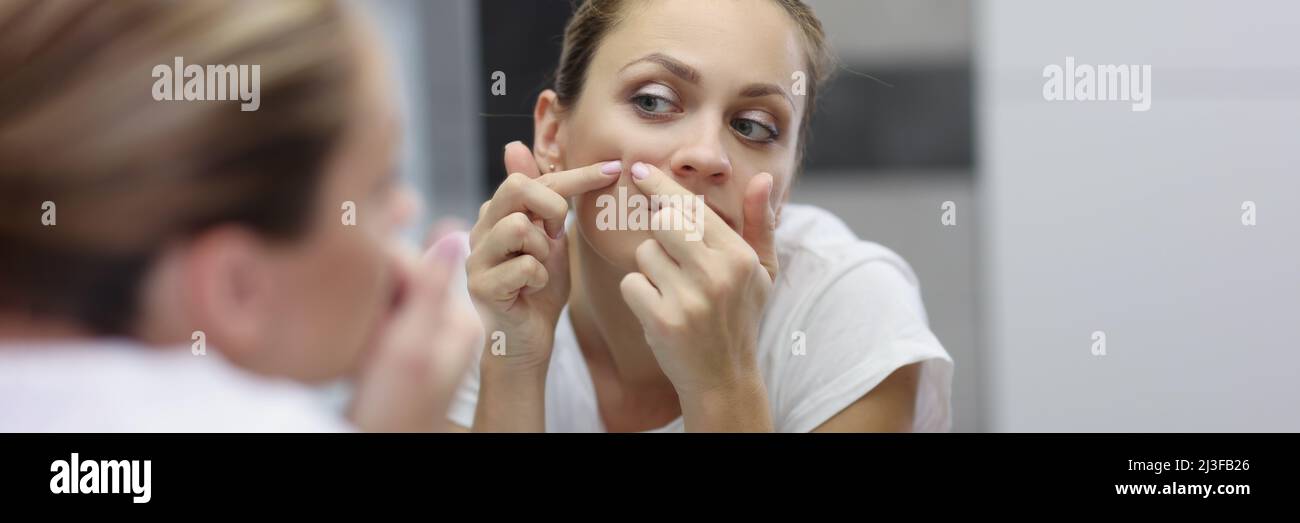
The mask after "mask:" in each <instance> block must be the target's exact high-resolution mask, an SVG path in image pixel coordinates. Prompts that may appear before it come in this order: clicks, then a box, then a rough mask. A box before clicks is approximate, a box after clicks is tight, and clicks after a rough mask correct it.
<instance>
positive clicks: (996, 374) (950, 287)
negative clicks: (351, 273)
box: [359, 0, 1300, 431]
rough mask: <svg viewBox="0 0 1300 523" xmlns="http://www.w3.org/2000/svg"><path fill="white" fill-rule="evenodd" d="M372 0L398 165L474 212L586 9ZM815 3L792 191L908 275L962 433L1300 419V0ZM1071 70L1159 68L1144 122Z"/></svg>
mask: <svg viewBox="0 0 1300 523" xmlns="http://www.w3.org/2000/svg"><path fill="white" fill-rule="evenodd" d="M359 3H360V4H361V5H363V6H364V7H365V9H367V10H369V11H371V12H372V13H373V14H374V17H375V19H376V20H377V22H378V23H379V25H380V26H381V28H382V31H383V33H384V36H385V37H386V38H387V39H388V40H389V45H390V48H391V49H392V51H393V52H394V61H395V65H396V66H397V67H396V69H397V71H396V73H397V75H398V76H399V78H400V90H401V94H402V97H403V99H404V103H405V104H406V108H407V111H406V114H407V121H406V126H407V133H406V139H407V140H408V143H407V147H406V149H405V153H404V154H405V157H404V158H403V172H404V175H405V176H407V177H408V178H409V179H410V180H411V181H412V183H414V184H415V185H416V187H418V188H419V189H420V190H421V192H422V194H423V196H424V198H425V203H426V207H427V208H428V210H429V212H430V213H431V214H432V215H457V216H460V217H462V218H464V219H466V220H467V221H470V220H472V219H473V218H474V217H475V215H476V211H477V208H478V205H479V203H481V202H482V201H483V200H484V199H485V198H486V197H487V195H488V194H489V192H490V191H491V190H492V189H493V188H495V186H496V185H497V184H498V183H499V182H500V180H501V178H502V177H503V176H504V174H505V173H504V172H503V168H502V166H501V163H500V162H501V160H500V151H501V147H502V146H503V145H504V144H505V143H507V142H509V141H511V140H524V141H525V142H528V141H531V137H532V119H531V112H532V107H533V103H534V101H535V99H536V95H537V93H538V92H539V91H540V90H541V89H542V88H544V87H546V86H547V82H548V80H549V79H550V76H549V75H550V73H551V72H552V71H553V69H554V67H555V62H556V60H557V58H558V56H559V49H560V35H561V33H562V30H563V26H564V23H565V21H566V20H567V18H568V15H569V13H570V10H571V5H570V2H569V1H568V0H482V1H471V0H445V1H439V2H427V1H425V0H371V1H366V2H359ZM809 3H810V4H811V5H812V6H813V7H814V9H815V10H816V12H817V14H818V15H819V18H820V19H821V20H822V22H823V24H824V25H825V28H826V30H827V33H828V34H829V36H830V40H831V42H832V44H833V46H834V47H835V51H836V53H837V55H838V56H839V59H840V62H841V69H840V71H839V72H838V73H837V76H836V78H835V80H834V81H833V82H832V84H831V85H830V86H829V87H828V88H827V90H826V91H824V93H825V94H824V95H823V96H822V97H820V100H819V102H820V103H819V108H818V113H817V115H816V116H815V118H814V125H813V136H812V141H811V142H810V144H809V150H808V162H807V164H806V170H805V174H804V175H803V176H802V177H801V178H800V179H799V180H798V182H797V185H796V188H795V191H794V194H793V196H792V201H797V202H800V203H808V204H813V205H817V206H821V207H824V208H826V209H828V210H830V211H832V212H834V213H835V214H837V215H838V216H840V217H841V218H842V219H844V221H845V222H846V223H848V225H849V226H850V227H852V228H853V229H854V230H855V231H856V232H857V234H858V235H859V236H861V237H862V238H864V239H868V240H871V241H875V242H878V243H881V244H883V245H886V246H888V247H890V248H892V249H894V250H896V251H897V252H899V253H900V254H901V255H902V256H903V257H904V258H906V259H907V260H908V261H909V262H910V263H911V264H912V267H913V268H914V269H915V271H916V273H917V274H918V276H919V277H920V280H921V288H922V295H923V298H924V300H925V304H926V307H927V310H928V312H929V319H930V324H931V328H932V330H933V331H934V332H935V334H936V335H937V336H938V337H939V339H940V340H941V341H942V342H943V344H944V346H945V347H946V348H947V349H948V351H949V353H950V354H952V356H953V359H954V361H955V362H956V374H955V376H954V383H953V397H952V404H953V428H954V430H956V431H1297V430H1300V407H1297V405H1300V342H1297V339H1300V270H1298V269H1297V268H1298V267H1300V246H1297V245H1296V244H1295V243H1294V242H1295V240H1296V239H1297V238H1300V210H1298V209H1300V206H1298V205H1297V202H1296V201H1295V200H1296V199H1297V197H1300V172H1298V171H1300V153H1298V152H1297V151H1300V147H1297V146H1300V55H1297V54H1296V53H1295V50H1296V49H1300V4H1297V3H1294V2H1287V1H1283V0H1250V1H1237V2H1229V1H1226V0H1222V1H1217V0H1188V1H1182V0H1151V1H1145V2H1128V1H1121V0H1098V1H1091V2H1086V3H1083V2H1065V1H1059V0H1054V1H1031V0H1023V1H1017V0H985V1H977V2H964V1H955V0H811V1H810V2H809ZM1066 57H1074V59H1075V60H1076V61H1077V62H1078V63H1081V64H1145V65H1150V66H1151V68H1152V91H1151V100H1152V106H1151V109H1150V110H1149V111H1147V112H1133V111H1131V110H1130V108H1129V104H1128V103H1120V102H1091V103H1082V102H1058V101H1046V100H1044V98H1043V96H1042V89H1043V82H1044V79H1043V74H1042V72H1043V68H1044V67H1045V66H1048V65H1052V64H1057V65H1064V63H1065V59H1066ZM498 71H500V72H502V73H504V74H505V75H506V80H507V83H506V86H507V89H506V93H505V94H503V95H494V94H493V93H492V91H491V85H492V81H493V77H492V75H493V73H495V72H498ZM946 202H951V206H945V203H946ZM1244 202H1253V204H1254V206H1255V207H1254V208H1255V210H1256V222H1255V223H1254V225H1244V224H1243V222H1242V214H1243V210H1242V207H1243V204H1244ZM945 208H947V209H952V210H954V211H955V223H952V224H951V225H945V224H943V223H941V215H942V214H943V212H944V210H945ZM863 320H864V321H869V319H868V318H864V319H863ZM1098 333H1101V334H1102V335H1103V337H1104V343H1105V354H1104V355H1098V354H1096V352H1098V351H1097V350H1096V349H1097V340H1098V338H1097V336H1096V335H1097V334H1098Z"/></svg>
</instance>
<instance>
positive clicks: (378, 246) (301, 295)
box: [262, 39, 416, 381]
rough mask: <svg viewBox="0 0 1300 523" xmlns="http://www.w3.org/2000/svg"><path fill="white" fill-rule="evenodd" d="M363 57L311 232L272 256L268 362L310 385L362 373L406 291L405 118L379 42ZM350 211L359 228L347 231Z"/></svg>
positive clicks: (409, 203) (411, 206) (409, 207)
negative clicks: (398, 160) (397, 266)
mask: <svg viewBox="0 0 1300 523" xmlns="http://www.w3.org/2000/svg"><path fill="white" fill-rule="evenodd" d="M363 48H364V50H365V52H364V53H363V58H362V61H363V63H364V65H363V67H362V68H361V69H362V72H363V75H362V76H363V77H362V79H361V88H360V89H359V96H358V104H357V107H356V108H355V109H354V110H355V111H356V115H355V116H354V117H353V118H352V119H351V121H350V125H351V128H350V129H348V130H347V131H346V132H345V135H344V136H343V137H342V138H341V140H340V142H339V145H338V146H337V149H336V151H335V152H334V154H333V155H332V157H331V158H330V161H329V163H328V164H327V166H326V170H325V173H324V177H323V178H322V180H321V186H320V188H319V193H318V194H317V195H316V205H315V209H314V211H313V215H312V218H311V220H312V225H311V227H310V230H309V232H308V233H307V234H306V236H305V237H304V238H299V239H297V240H295V241H293V242H291V243H289V244H287V245H285V246H283V247H282V248H280V249H279V251H278V252H277V253H276V254H275V255H274V256H273V259H274V262H273V268H272V272H273V274H275V276H274V279H275V280H276V281H275V282H274V286H275V293H274V294H275V297H274V298H273V300H274V302H273V303H272V304H271V306H270V309H271V310H272V311H274V312H273V314H274V315H275V322H274V325H272V326H271V327H270V328H269V330H270V332H269V335H268V336H267V339H266V340H265V341H266V343H267V344H268V345H267V346H264V347H263V351H262V353H263V354H274V359H275V360H277V361H276V362H275V363H274V366H275V367H276V368H275V369H274V370H273V371H272V372H274V373H276V374H289V375H291V376H292V377H294V378H297V379H302V380H308V381H314V380H324V379H332V378H336V377H339V376H343V375H347V374H350V373H352V372H353V371H355V370H356V368H357V367H358V365H359V362H360V359H361V356H362V350H363V349H364V348H365V347H366V346H368V345H370V343H369V342H370V341H371V340H373V338H374V337H375V336H377V335H378V330H379V329H380V328H381V326H382V324H383V322H384V319H385V316H386V314H387V312H388V310H389V308H390V304H391V302H392V300H393V298H394V293H395V292H396V289H397V287H398V285H400V282H397V281H396V278H395V277H394V274H395V273H394V271H393V270H392V262H393V252H392V249H393V247H394V245H395V244H396V240H397V236H398V233H399V232H400V229H401V227H402V226H403V225H404V224H405V223H406V222H407V221H409V219H410V218H411V216H412V215H413V214H414V212H415V207H416V203H415V200H414V198H413V196H412V195H411V193H410V192H409V190H407V188H406V187H405V186H404V185H403V184H401V183H400V182H399V180H398V179H397V175H396V172H395V165H394V161H395V153H396V148H397V144H398V142H399V135H398V119H397V117H396V110H395V108H394V107H393V106H392V104H391V103H390V102H389V100H390V99H391V97H390V96H389V93H388V91H387V90H386V88H385V87H384V85H385V79H386V74H385V72H386V71H385V69H384V68H383V67H382V62H381V61H380V58H379V51H378V50H377V49H375V48H374V44H373V41H372V40H370V39H367V41H366V43H365V44H364V45H363ZM346 202H351V203H352V204H353V205H354V206H355V207H354V209H355V215H354V216H355V221H354V222H352V223H355V225H349V224H345V223H344V218H345V216H344V215H345V213H347V212H348V210H347V209H345V208H344V206H345V205H347V203H346ZM263 363H268V362H263Z"/></svg>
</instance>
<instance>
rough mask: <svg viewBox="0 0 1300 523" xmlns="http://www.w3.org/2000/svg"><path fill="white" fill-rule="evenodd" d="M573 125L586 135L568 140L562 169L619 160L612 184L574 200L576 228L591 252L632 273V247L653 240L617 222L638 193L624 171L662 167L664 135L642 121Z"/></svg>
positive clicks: (668, 150)
mask: <svg viewBox="0 0 1300 523" xmlns="http://www.w3.org/2000/svg"><path fill="white" fill-rule="evenodd" d="M576 127H578V128H582V129H588V130H589V131H590V132H589V133H587V134H584V135H583V136H581V137H573V138H577V139H576V140H573V141H572V142H571V143H572V144H575V145H577V146H578V148H573V147H570V148H569V150H568V151H566V157H567V161H566V163H569V164H572V165H568V166H566V167H568V168H573V167H577V166H581V165H588V164H592V163H595V162H599V161H605V160H613V159H618V160H621V161H622V162H623V174H622V175H620V176H619V179H618V183H615V184H613V185H610V186H608V187H605V188H603V189H600V190H598V191H592V192H589V193H586V194H583V195H579V196H578V197H577V198H575V199H574V204H575V206H576V207H575V209H574V211H575V215H576V218H577V220H578V230H579V232H580V233H581V234H582V237H583V239H584V240H585V241H586V242H587V243H588V245H590V246H591V247H592V250H593V251H594V252H595V253H596V254H597V255H599V256H600V257H601V258H604V259H605V261H606V262H608V263H610V264H611V265H613V266H614V267H616V268H618V269H620V270H624V271H628V272H632V271H636V270H637V267H636V248H637V246H639V245H640V244H641V242H643V241H645V240H646V239H649V238H652V237H653V236H651V233H650V232H649V231H646V230H631V228H630V227H627V226H625V225H626V221H624V220H620V218H621V217H622V216H627V215H628V214H629V213H631V212H632V209H630V208H628V206H627V205H626V202H627V201H628V198H629V197H631V196H633V195H639V194H641V192H640V190H639V189H637V187H636V185H635V184H633V183H632V178H631V172H630V171H629V169H630V167H631V165H632V164H633V163H635V162H646V163H653V164H655V165H660V166H662V165H664V164H665V162H663V161H661V160H662V159H664V158H667V157H669V156H670V154H671V152H672V151H671V144H667V143H662V142H663V140H664V139H665V137H664V136H662V134H664V133H662V130H661V129H654V128H652V126H648V125H646V124H645V123H643V122H627V121H622V120H620V119H617V118H610V119H606V120H604V121H603V122H600V123H598V122H583V123H580V124H579V125H578V126H576ZM656 131H659V132H656ZM620 196H622V197H620ZM611 225H612V227H611ZM620 225H624V226H623V227H620Z"/></svg>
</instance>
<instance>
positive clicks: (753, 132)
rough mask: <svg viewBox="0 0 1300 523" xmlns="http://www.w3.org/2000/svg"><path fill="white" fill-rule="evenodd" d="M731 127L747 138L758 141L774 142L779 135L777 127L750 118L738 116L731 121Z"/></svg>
mask: <svg viewBox="0 0 1300 523" xmlns="http://www.w3.org/2000/svg"><path fill="white" fill-rule="evenodd" d="M731 128H732V129H735V130H736V132H738V133H740V135H741V136H744V137H745V139H748V140H753V141H756V142H773V141H776V137H777V136H778V134H777V132H776V129H774V128H772V127H770V126H768V125H766V124H762V123H759V122H756V121H754V120H750V119H748V118H737V119H735V120H732V121H731Z"/></svg>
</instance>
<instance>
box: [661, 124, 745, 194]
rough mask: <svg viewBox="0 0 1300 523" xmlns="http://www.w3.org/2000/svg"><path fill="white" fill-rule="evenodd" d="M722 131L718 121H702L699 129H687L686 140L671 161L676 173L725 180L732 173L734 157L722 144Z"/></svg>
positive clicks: (678, 175)
mask: <svg viewBox="0 0 1300 523" xmlns="http://www.w3.org/2000/svg"><path fill="white" fill-rule="evenodd" d="M723 131H724V129H722V128H721V126H719V125H701V126H699V129H698V131H697V132H694V133H684V136H685V137H686V140H685V142H684V143H682V144H681V146H680V147H678V148H677V150H676V151H675V152H674V153H673V156H672V160H671V162H670V163H671V168H672V172H673V174H674V175H676V176H677V177H679V178H683V179H690V178H697V179H699V181H700V182H709V183H719V184H720V183H724V182H726V181H727V179H729V178H730V177H731V159H730V158H729V157H728V156H727V150H726V148H725V147H724V146H723V136H722V133H723Z"/></svg>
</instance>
